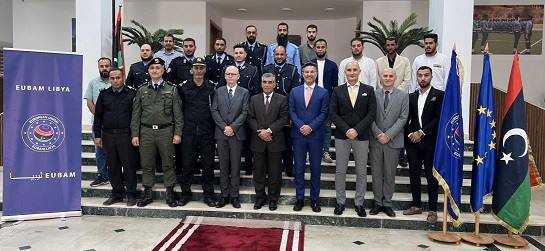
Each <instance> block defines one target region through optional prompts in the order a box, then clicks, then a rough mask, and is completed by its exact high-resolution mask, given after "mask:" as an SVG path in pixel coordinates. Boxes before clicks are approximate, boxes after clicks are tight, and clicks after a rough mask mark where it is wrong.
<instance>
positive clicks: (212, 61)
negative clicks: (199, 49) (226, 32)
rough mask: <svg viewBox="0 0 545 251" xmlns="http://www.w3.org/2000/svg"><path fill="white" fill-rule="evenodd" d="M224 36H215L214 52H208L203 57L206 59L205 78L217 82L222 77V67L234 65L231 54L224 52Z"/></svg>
mask: <svg viewBox="0 0 545 251" xmlns="http://www.w3.org/2000/svg"><path fill="white" fill-rule="evenodd" d="M226 43H227V42H226V41H225V38H217V39H216V42H214V50H215V51H216V52H215V53H214V54H210V55H208V56H206V57H205V58H204V60H205V61H206V75H205V76H204V77H205V78H206V79H208V80H210V81H212V82H214V84H216V85H217V84H218V83H219V82H220V79H221V78H222V77H223V75H221V74H222V73H223V69H224V68H225V67H226V66H228V65H234V64H235V59H234V58H233V56H231V55H229V54H227V53H226V52H225V44H226Z"/></svg>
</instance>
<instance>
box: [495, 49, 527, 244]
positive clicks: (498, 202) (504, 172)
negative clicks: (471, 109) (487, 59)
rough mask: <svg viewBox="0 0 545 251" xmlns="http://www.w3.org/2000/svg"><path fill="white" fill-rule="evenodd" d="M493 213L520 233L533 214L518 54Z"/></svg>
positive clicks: (507, 104)
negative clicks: (531, 212) (531, 211)
mask: <svg viewBox="0 0 545 251" xmlns="http://www.w3.org/2000/svg"><path fill="white" fill-rule="evenodd" d="M498 143H499V149H498V152H497V153H498V154H497V155H498V159H497V161H496V172H495V180H494V190H493V197H492V212H493V213H494V215H495V217H496V219H497V220H498V221H499V222H500V224H502V225H503V226H504V227H505V228H507V229H508V230H509V231H511V232H513V233H515V234H521V233H522V232H524V230H525V229H526V226H527V225H528V217H529V215H530V199H531V189H530V176H529V172H528V170H529V169H528V135H527V134H526V113H525V105H524V96H523V93H522V80H521V76H520V68H519V56H518V54H515V56H514V58H513V66H512V68H511V76H510V78H509V87H508V89H507V97H506V100H505V108H504V114H503V124H502V127H501V134H500V141H499V142H498Z"/></svg>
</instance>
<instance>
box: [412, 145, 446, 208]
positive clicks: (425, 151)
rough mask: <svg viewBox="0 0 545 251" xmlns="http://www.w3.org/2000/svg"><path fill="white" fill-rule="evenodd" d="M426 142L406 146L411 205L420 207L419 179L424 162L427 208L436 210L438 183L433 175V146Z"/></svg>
mask: <svg viewBox="0 0 545 251" xmlns="http://www.w3.org/2000/svg"><path fill="white" fill-rule="evenodd" d="M425 144H429V143H427V142H420V143H417V144H412V145H408V146H407V156H408V157H409V176H410V182H411V194H412V198H413V201H412V206H414V207H419V208H421V207H422V200H421V196H422V195H421V186H422V184H421V180H420V175H421V173H422V164H424V171H425V173H426V180H427V182H428V198H429V199H428V208H429V210H430V211H437V194H438V189H439V184H438V182H437V180H436V179H435V177H434V176H433V172H432V169H433V155H434V151H435V149H434V147H433V146H435V143H433V146H426V145H425Z"/></svg>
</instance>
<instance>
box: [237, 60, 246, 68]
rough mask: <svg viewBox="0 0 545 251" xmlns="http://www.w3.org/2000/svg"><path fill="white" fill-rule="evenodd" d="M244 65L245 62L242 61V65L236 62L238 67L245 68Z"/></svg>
mask: <svg viewBox="0 0 545 251" xmlns="http://www.w3.org/2000/svg"><path fill="white" fill-rule="evenodd" d="M244 63H245V62H244V61H242V63H240V64H238V63H237V62H235V65H236V66H237V67H243V66H244Z"/></svg>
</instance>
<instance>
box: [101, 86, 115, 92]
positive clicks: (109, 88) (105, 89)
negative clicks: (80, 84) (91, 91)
mask: <svg viewBox="0 0 545 251" xmlns="http://www.w3.org/2000/svg"><path fill="white" fill-rule="evenodd" d="M111 89H112V87H111V86H110V87H108V88H104V89H102V90H100V92H105V91H107V90H111Z"/></svg>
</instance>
